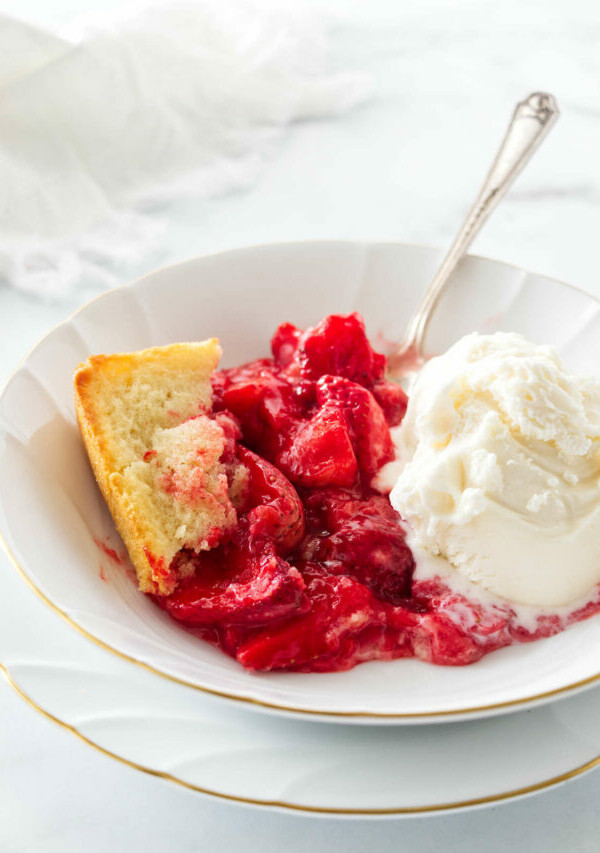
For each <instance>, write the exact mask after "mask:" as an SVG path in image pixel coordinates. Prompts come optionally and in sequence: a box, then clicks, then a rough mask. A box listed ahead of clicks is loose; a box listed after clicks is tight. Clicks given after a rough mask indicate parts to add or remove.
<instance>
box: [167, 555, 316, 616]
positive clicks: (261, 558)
mask: <svg viewBox="0 0 600 853" xmlns="http://www.w3.org/2000/svg"><path fill="white" fill-rule="evenodd" d="M223 557H224V554H223V552H219V551H213V552H207V553H204V554H202V555H194V557H193V558H192V559H193V560H194V562H195V564H196V571H195V574H194V575H193V576H192V577H191V578H189V579H188V580H187V581H184V582H183V583H182V585H181V587H180V588H179V589H177V590H176V591H175V592H174V593H172V594H171V595H170V596H169V597H168V598H167V600H166V601H165V603H164V607H165V609H166V611H167V612H168V613H169V614H170V615H171V616H172V617H173V618H174V619H177V620H178V621H179V622H184V623H185V624H186V625H189V626H193V627H199V626H209V625H218V626H223V625H230V624H234V625H235V624H241V625H244V626H248V625H263V624H265V623H268V622H272V621H273V620H276V619H281V618H282V617H283V616H286V615H289V614H291V613H294V612H295V611H297V610H298V608H300V607H301V605H302V604H303V598H304V586H305V584H304V581H303V579H302V575H301V574H300V572H299V571H298V570H297V569H295V568H293V567H292V566H290V564H289V563H286V562H285V560H282V559H281V558H280V557H278V556H277V555H276V554H275V550H274V548H273V546H272V545H269V543H266V544H265V547H264V548H263V550H262V552H261V553H260V554H251V553H249V552H247V551H243V550H238V549H236V548H232V549H230V550H229V551H228V552H227V553H226V559H223Z"/></svg>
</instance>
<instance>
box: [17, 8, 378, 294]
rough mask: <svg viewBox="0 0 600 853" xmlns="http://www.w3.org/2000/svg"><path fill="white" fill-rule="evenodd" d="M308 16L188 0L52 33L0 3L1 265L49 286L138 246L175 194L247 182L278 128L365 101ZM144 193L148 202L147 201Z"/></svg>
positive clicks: (361, 83)
mask: <svg viewBox="0 0 600 853" xmlns="http://www.w3.org/2000/svg"><path fill="white" fill-rule="evenodd" d="M328 49H329V45H328V41H327V38H326V36H325V35H324V33H323V32H322V31H320V30H319V29H318V27H316V26H315V23H314V22H313V21H309V20H307V19H306V18H305V17H302V16H290V15H289V13H287V14H285V15H284V14H282V13H281V12H279V13H278V12H276V11H265V9H259V8H258V7H253V6H252V5H249V4H248V3H247V2H241V0H198V2H195V3H189V2H188V3H185V4H181V5H175V6H174V5H169V6H168V7H155V8H148V9H146V10H143V11H141V12H139V13H137V14H136V15H135V17H133V18H131V19H129V20H125V21H120V22H119V23H117V24H115V23H114V22H113V23H112V24H110V25H103V26H102V27H101V28H96V29H94V30H93V31H90V30H89V29H88V30H87V32H85V34H84V35H83V36H81V37H79V38H76V39H72V38H63V37H59V36H57V35H54V34H52V33H49V32H45V31H41V30H39V29H35V28H32V27H30V26H27V25H25V24H23V23H21V22H19V21H16V20H13V19H10V18H7V17H2V16H0V187H1V192H0V199H1V200H0V211H1V212H0V278H2V279H3V280H5V281H7V282H9V283H11V284H13V285H15V286H17V287H20V288H23V289H26V290H28V291H31V292H35V293H40V294H46V295H55V294H60V293H61V292H64V291H65V290H67V289H68V288H69V287H71V286H72V285H73V284H74V283H75V282H76V281H77V279H78V278H79V277H81V275H82V271H85V272H86V274H87V275H88V276H89V274H90V270H91V271H92V272H93V274H95V275H96V276H97V277H98V278H99V277H102V276H104V278H105V280H106V284H111V283H112V281H111V277H110V274H109V273H107V271H106V270H107V264H108V266H110V262H115V261H119V259H133V258H135V257H138V256H139V255H140V254H141V253H142V252H143V251H144V249H145V247H147V246H148V245H150V243H151V242H152V241H155V240H156V234H157V229H158V228H159V227H160V220H159V219H157V218H156V216H152V215H149V214H148V212H147V209H148V203H152V204H153V205H154V206H155V207H156V203H157V202H165V201H167V200H170V199H173V198H175V197H177V196H181V195H182V194H192V195H194V196H208V195H213V194H215V193H220V192H224V191H227V190H229V189H232V188H240V187H246V186H251V185H252V183H253V182H254V181H255V180H256V179H257V177H258V175H259V173H260V169H261V168H262V166H263V165H264V163H265V161H266V159H267V158H268V155H269V153H270V152H272V151H273V145H274V143H275V142H276V141H277V139H278V138H279V137H280V136H281V132H282V130H283V128H285V126H287V125H289V124H290V123H291V122H294V121H296V120H299V119H307V118H317V117H323V116H329V115H336V114H339V113H342V112H344V111H345V110H348V109H350V108H351V107H353V106H354V105H356V104H358V103H360V102H361V101H363V100H364V99H365V98H366V97H367V96H368V92H369V80H368V78H367V77H365V75H363V74H360V73H331V72H329V71H328V69H327V60H328ZM144 206H145V208H146V212H143V211H144Z"/></svg>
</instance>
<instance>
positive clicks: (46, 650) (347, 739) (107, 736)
mask: <svg viewBox="0 0 600 853" xmlns="http://www.w3.org/2000/svg"><path fill="white" fill-rule="evenodd" d="M0 579H1V582H2V587H3V590H4V591H5V593H6V594H5V595H4V596H3V597H2V599H1V600H0V671H1V672H2V673H3V674H4V675H5V677H6V678H7V680H8V682H9V684H10V685H11V686H12V687H13V688H14V689H15V690H16V691H17V693H18V694H19V695H20V696H21V697H22V698H23V699H24V700H25V701H26V702H28V704H29V705H31V706H32V707H33V708H35V709H36V710H37V711H39V712H41V713H42V714H44V715H45V716H46V717H47V718H49V719H50V720H52V721H53V722H54V723H57V724H59V725H60V726H62V727H64V728H65V729H67V730H69V731H70V732H72V733H73V734H75V735H76V736H77V737H78V738H79V739H80V740H82V741H84V742H85V743H87V744H88V745H90V746H92V747H94V748H95V749H97V750H99V751H100V752H102V753H104V754H105V755H108V756H109V757H111V758H115V759H117V760H118V761H121V762H122V763H124V764H126V765H128V766H130V767H133V768H135V769H137V770H141V771H143V772H145V773H149V774H150V775H152V776H155V777H157V778H159V779H161V780H165V781H168V782H174V783H177V784H179V785H181V786H183V787H185V788H188V789H190V790H192V791H194V792H197V793H198V794H201V795H210V796H213V797H217V798H219V799H223V800H226V801H229V802H232V803H241V804H245V805H248V806H254V807H262V808H268V809H276V810H280V811H287V812H290V811H291V812H300V813H307V814H312V815H321V816H330V817H331V816H338V817H340V818H352V817H362V818H365V817H369V818H373V819H383V818H392V817H403V816H405V817H408V816H417V815H421V816H427V815H431V814H435V813H443V812H450V811H461V810H465V809H473V808H481V807H484V806H488V805H494V804H498V803H502V802H508V801H511V800H513V799H516V798H519V797H524V796H528V795H530V794H533V793H537V792H540V791H544V790H545V789H547V788H550V787H553V786H556V785H560V784H563V783H565V782H567V781H568V780H570V779H573V778H575V777H576V776H579V775H581V774H583V773H585V772H587V771H589V770H591V769H592V768H594V767H595V766H596V765H597V764H598V763H599V762H600V734H599V732H598V726H597V718H598V713H599V712H600V691H598V690H594V691H588V692H586V693H584V694H581V695H580V696H576V697H573V698H571V699H568V700H567V701H565V702H560V703H556V704H554V705H550V706H545V707H543V708H539V709H536V710H534V711H532V712H531V713H529V714H511V715H508V716H505V717H502V718H496V719H489V720H476V721H473V722H463V723H452V724H445V725H444V724H442V725H439V726H433V727H432V726H412V727H410V728H408V727H384V728H380V727H373V726H355V725H350V726H328V725H323V723H320V722H307V721H299V720H286V719H283V718H279V719H277V718H273V717H267V716H265V715H259V714H248V713H247V712H246V711H245V710H244V709H243V708H242V707H240V706H234V705H233V704H230V705H229V706H224V705H223V703H222V702H220V701H219V700H216V699H214V698H211V697H209V696H206V695H204V694H202V693H199V692H198V691H195V690H191V689H189V688H187V687H184V686H182V685H178V684H174V683H172V682H169V681H166V680H164V679H158V678H155V677H154V676H153V675H152V674H151V673H149V672H147V671H144V670H142V669H136V668H132V667H131V666H130V665H129V664H128V663H127V662H125V661H122V660H119V659H118V658H117V657H115V656H114V655H110V654H108V653H107V652H106V651H103V650H102V649H99V648H98V647H97V646H95V645H94V644H91V643H89V642H87V641H86V640H85V639H84V638H83V637H80V636H77V635H75V634H74V633H73V631H72V630H71V629H70V628H69V627H67V626H66V625H65V624H63V623H61V622H60V621H59V620H57V619H56V618H54V616H53V615H52V614H51V613H50V611H48V609H47V608H44V607H43V605H42V604H41V603H40V602H38V601H36V600H35V599H34V598H33V597H32V596H31V595H30V594H29V593H28V591H27V590H26V588H25V586H24V585H23V584H22V583H21V582H20V581H19V579H18V578H17V576H16V575H15V574H14V572H12V571H11V569H10V567H9V566H8V564H7V561H6V560H5V559H0ZM32 625H35V630H32V629H31V626H32Z"/></svg>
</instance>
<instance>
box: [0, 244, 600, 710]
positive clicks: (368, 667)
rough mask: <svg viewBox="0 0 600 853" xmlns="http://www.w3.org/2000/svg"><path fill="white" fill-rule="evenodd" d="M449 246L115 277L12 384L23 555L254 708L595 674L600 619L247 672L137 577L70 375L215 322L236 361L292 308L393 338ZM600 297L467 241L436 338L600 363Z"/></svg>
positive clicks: (344, 706) (291, 248)
mask: <svg viewBox="0 0 600 853" xmlns="http://www.w3.org/2000/svg"><path fill="white" fill-rule="evenodd" d="M438 261H439V252H437V251H436V250H434V249H428V248H426V247H422V246H409V245H400V244H384V245H372V244H364V243H338V242H336V243H328V242H316V243H298V244H284V245H274V246H260V247H254V248H248V249H240V250H236V251H231V252H225V253H222V254H219V255H213V256H208V257H204V258H198V259H195V260H192V261H188V262H185V263H182V264H178V265H176V266H173V267H168V268H165V269H163V270H159V271H157V272H155V273H153V274H151V275H149V276H146V277H145V278H143V279H140V280H138V281H136V282H134V283H132V284H131V285H128V286H126V287H122V288H119V289H117V290H114V291H111V292H109V293H106V294H105V295H103V296H102V297H100V298H98V299H96V300H94V301H93V302H92V303H90V304H89V305H88V306H86V307H84V308H83V309H81V310H80V311H79V312H78V313H77V314H75V315H74V316H73V317H72V318H71V319H70V320H69V321H67V322H66V323H63V324H62V325H60V326H58V327H57V328H56V329H54V330H53V331H52V332H51V333H50V334H49V335H48V336H47V337H46V338H44V339H43V341H42V342H41V343H40V344H39V345H38V346H37V347H36V348H35V349H34V350H33V352H32V353H31V354H30V355H29V356H28V357H27V359H26V360H25V362H24V363H23V364H22V365H21V367H20V368H19V369H18V370H17V371H16V372H15V373H14V374H13V376H12V378H11V379H10V380H9V382H8V384H7V386H6V388H5V390H4V392H3V394H2V396H1V398H0V530H1V531H2V535H3V539H4V544H5V547H6V549H7V551H8V552H9V554H10V556H11V558H12V560H13V562H14V564H15V565H16V566H17V568H18V569H19V571H20V572H21V574H22V575H23V576H24V577H25V579H26V580H27V581H28V583H29V584H30V585H31V586H32V587H33V588H34V589H35V590H36V591H37V592H38V594H39V595H40V596H41V597H42V598H43V599H44V600H45V601H46V603H47V604H49V605H50V606H51V607H52V608H53V609H54V610H55V611H56V612H58V613H59V614H60V615H61V616H63V617H64V618H65V619H66V620H67V621H68V622H69V623H70V624H71V625H73V626H74V627H76V628H78V629H79V631H81V632H83V633H85V634H86V635H87V636H89V637H91V638H92V639H94V640H95V641H96V642H97V643H99V644H100V645H102V646H104V647H105V648H107V649H110V650H111V651H113V652H114V653H116V655H118V656H120V657H121V658H125V659H127V660H130V661H134V662H136V663H138V664H140V665H141V666H142V667H145V668H146V669H149V670H151V671H152V672H153V673H155V674H158V675H161V676H164V677H165V678H166V679H168V680H171V681H175V682H181V683H183V684H185V685H188V686H191V687H194V688H197V689H198V690H200V691H205V692H207V693H213V694H215V695H217V696H220V697H226V698H228V699H230V700H236V701H241V702H244V703H247V705H248V707H253V708H255V709H263V710H274V711H278V712H280V713H286V714H292V715H296V716H298V715H308V716H310V717H315V718H321V719H323V720H328V721H342V722H348V723H359V722H365V723H414V722H439V721H444V720H448V719H451V720H458V719H464V718H474V717H478V716H479V717H481V716H485V715H490V714H497V713H500V712H503V711H509V710H518V709H519V708H522V707H524V706H526V705H532V704H535V703H540V702H548V701H550V700H552V699H555V698H559V697H563V696H565V695H567V694H568V693H570V692H572V691H574V690H577V689H583V688H584V687H586V686H589V685H591V684H593V683H594V682H595V681H596V680H597V679H598V678H600V653H599V652H598V649H600V619H599V618H592V619H589V620H587V621H586V622H582V623H579V624H578V625H575V626H574V627H572V628H571V629H569V630H568V631H565V632H563V633H562V634H560V635H557V636H556V637H553V638H551V639H548V640H542V641H539V642H536V643H532V644H528V645H522V646H513V647H511V648H508V649H503V650H501V651H499V652H495V653H493V654H491V655H489V656H487V657H486V658H484V659H483V660H482V661H480V662H479V663H477V664H475V665H472V666H469V667H459V668H444V667H435V666H431V665H429V664H425V663H422V662H420V661H414V660H399V661H394V662H373V663H369V664H363V665H361V666H358V667H356V668H355V669H354V670H351V671H350V672H346V673H332V674H286V673H279V674H277V673H269V674H253V673H249V672H246V671H244V670H243V669H242V668H241V667H240V666H239V665H238V664H237V663H235V662H234V661H233V660H230V659H229V658H228V657H226V656H225V655H223V654H222V653H221V652H219V651H218V650H216V649H214V648H212V647H210V646H208V645H207V644H204V643H202V642H201V641H199V640H197V639H195V638H194V637H192V636H189V635H188V634H186V633H185V632H184V631H182V630H181V629H180V628H179V627H178V626H177V625H176V624H174V623H173V622H172V621H171V620H170V619H168V617H166V616H165V615H164V614H163V613H162V612H161V611H160V610H158V609H157V608H156V607H155V606H154V605H153V603H152V602H151V601H150V600H148V599H147V598H145V597H144V596H143V595H141V594H140V593H139V592H138V591H137V589H136V588H135V584H134V582H133V580H132V577H131V573H130V572H129V571H128V570H127V562H126V560H125V559H120V560H119V562H116V561H114V560H113V559H112V558H111V556H110V552H111V551H114V552H116V553H117V554H118V555H121V557H122V555H123V547H122V545H121V543H120V541H119V539H118V536H117V534H116V532H115V530H114V526H113V524H112V520H111V518H110V515H109V514H108V512H107V510H106V508H105V506H104V503H103V501H102V498H101V496H100V494H99V492H98V490H97V487H96V485H95V482H94V479H93V476H92V473H91V470H90V468H89V465H88V462H87V458H86V456H85V452H84V450H83V447H82V444H81V441H80V438H79V434H78V430H77V427H76V423H75V416H74V411H73V403H72V374H73V370H74V368H75V367H76V365H77V364H78V363H79V362H81V361H83V360H84V359H86V358H87V357H88V355H90V354H91V353H100V352H114V351H127V350H133V349H139V348H141V347H146V346H152V345H158V344H166V343H170V342H174V341H181V340H195V339H202V338H205V337H209V336H213V335H216V336H218V337H220V338H221V341H222V344H223V348H224V352H225V357H224V365H225V366H228V365H232V364H239V363H241V362H242V361H245V360H248V359H250V358H255V357H258V356H260V355H264V354H266V353H267V352H268V341H269V337H270V335H271V333H272V331H273V330H274V329H275V327H276V326H277V325H278V324H279V323H280V322H282V321H283V320H290V321H292V322H294V323H296V324H297V325H299V326H306V325H308V324H311V323H314V322H316V321H317V320H319V319H320V318H321V317H322V316H324V315H325V314H327V313H330V312H347V311H351V310H358V311H360V312H361V313H362V314H363V315H364V317H365V319H366V321H367V327H368V330H369V333H370V335H371V337H372V338H373V339H374V340H375V341H377V340H378V338H381V339H385V340H388V341H389V340H398V339H399V338H400V336H401V333H402V330H403V328H404V325H405V323H406V321H407V319H408V317H409V316H410V314H411V312H412V310H413V308H414V307H415V305H416V302H417V300H418V297H419V294H420V293H421V292H422V290H423V289H424V287H425V286H426V284H427V282H428V280H429V279H430V277H431V275H432V273H433V271H434V269H435V267H436V264H437V263H438ZM599 309H600V305H599V303H598V302H597V301H596V300H595V299H593V298H592V297H591V296H588V295H587V294H585V293H583V292H581V291H579V290H577V289H575V288H571V287H569V286H567V285H564V284H562V283H560V282H557V281H554V280H552V279H547V278H544V277H541V276H536V275H532V274H530V273H525V272H524V271H522V270H518V269H516V268H514V267H510V266H508V265H506V264H502V263H499V262H496V261H490V260H486V259H483V258H467V259H466V261H465V263H464V264H463V265H462V267H461V269H460V271H459V273H458V275H457V278H456V281H455V283H454V286H453V287H452V288H450V290H449V291H448V293H447V294H446V295H445V297H444V300H443V302H442V304H441V305H440V306H439V309H438V310H437V312H436V315H435V317H434V318H433V321H432V324H431V328H430V331H429V336H428V340H427V348H428V350H429V351H433V352H435V351H443V350H444V349H446V348H447V346H449V345H450V344H451V343H452V342H454V341H455V340H456V339H457V338H459V337H460V336H461V335H463V334H465V333H466V332H469V331H472V330H473V329H478V330H480V331H494V330H497V329H504V330H511V331H518V332H522V333H523V334H525V335H526V336H527V337H529V338H530V339H532V340H533V341H535V342H538V343H550V344H554V345H555V346H557V348H558V349H559V351H560V352H561V353H562V355H563V357H564V359H565V360H566V361H567V363H569V364H570V365H571V366H573V367H574V368H575V369H577V370H579V371H580V372H584V373H597V371H598V368H597V365H600V310H599Z"/></svg>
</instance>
